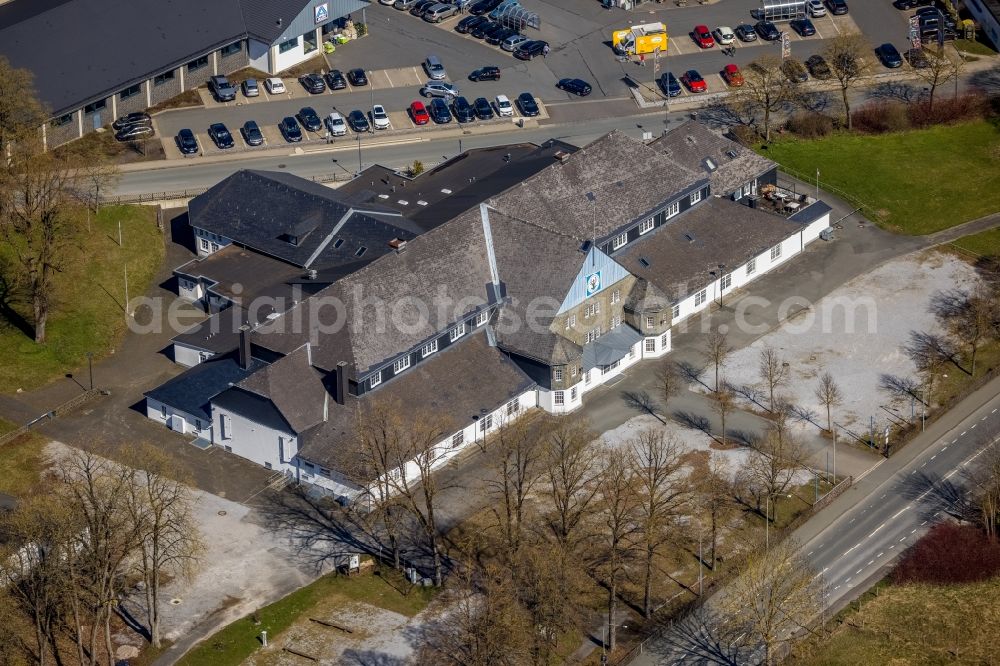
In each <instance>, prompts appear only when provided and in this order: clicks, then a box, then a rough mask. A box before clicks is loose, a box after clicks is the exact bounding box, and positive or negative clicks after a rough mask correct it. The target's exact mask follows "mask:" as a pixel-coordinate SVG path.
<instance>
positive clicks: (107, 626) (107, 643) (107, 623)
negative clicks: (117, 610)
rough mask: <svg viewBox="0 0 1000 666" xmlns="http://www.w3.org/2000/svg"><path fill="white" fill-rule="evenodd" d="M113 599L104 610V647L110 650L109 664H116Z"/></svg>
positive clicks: (112, 665) (110, 665)
mask: <svg viewBox="0 0 1000 666" xmlns="http://www.w3.org/2000/svg"><path fill="white" fill-rule="evenodd" d="M112 603H114V602H113V601H111V600H109V601H108V607H107V609H106V610H105V611H104V647H105V649H107V651H108V666H115V646H114V645H113V644H112V643H111V604H112Z"/></svg>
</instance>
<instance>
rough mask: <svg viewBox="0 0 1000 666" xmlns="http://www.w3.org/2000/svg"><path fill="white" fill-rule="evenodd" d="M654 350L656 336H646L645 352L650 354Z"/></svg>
mask: <svg viewBox="0 0 1000 666" xmlns="http://www.w3.org/2000/svg"><path fill="white" fill-rule="evenodd" d="M655 351H656V338H646V353H647V354H651V353H653V352H655Z"/></svg>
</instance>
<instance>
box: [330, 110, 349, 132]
mask: <svg viewBox="0 0 1000 666" xmlns="http://www.w3.org/2000/svg"><path fill="white" fill-rule="evenodd" d="M326 128H327V129H328V130H330V134H332V135H333V136H344V135H345V134H347V123H345V122H344V116H342V115H340V114H339V113H337V112H336V111H334V112H333V113H331V114H330V115H329V116H327V117H326Z"/></svg>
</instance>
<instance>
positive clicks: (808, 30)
mask: <svg viewBox="0 0 1000 666" xmlns="http://www.w3.org/2000/svg"><path fill="white" fill-rule="evenodd" d="M788 25H790V26H792V30H794V31H795V32H797V33H799V36H800V37H812V36H813V35H815V34H816V26H814V25H813V22H812V21H810V20H809V19H807V18H800V19H795V20H794V21H789V23H788Z"/></svg>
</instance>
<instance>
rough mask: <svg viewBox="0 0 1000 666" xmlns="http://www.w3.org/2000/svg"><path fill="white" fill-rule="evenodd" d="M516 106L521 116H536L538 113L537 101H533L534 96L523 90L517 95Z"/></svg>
mask: <svg viewBox="0 0 1000 666" xmlns="http://www.w3.org/2000/svg"><path fill="white" fill-rule="evenodd" d="M517 108H518V110H519V111H520V112H521V115H522V116H526V117H528V118H531V117H534V116H537V115H538V113H539V111H538V102H536V101H535V96H534V95H532V94H531V93H529V92H523V93H521V94H520V95H518V96H517Z"/></svg>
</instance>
